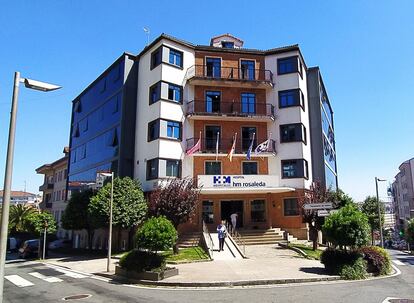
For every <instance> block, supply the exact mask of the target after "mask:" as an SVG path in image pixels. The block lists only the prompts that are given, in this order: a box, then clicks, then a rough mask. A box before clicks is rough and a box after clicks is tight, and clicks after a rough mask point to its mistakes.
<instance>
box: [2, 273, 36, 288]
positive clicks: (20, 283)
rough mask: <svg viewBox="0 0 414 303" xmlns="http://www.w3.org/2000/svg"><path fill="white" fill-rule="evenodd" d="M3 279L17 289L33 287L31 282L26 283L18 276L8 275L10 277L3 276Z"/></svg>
mask: <svg viewBox="0 0 414 303" xmlns="http://www.w3.org/2000/svg"><path fill="white" fill-rule="evenodd" d="M4 278H5V279H7V280H9V281H10V282H12V283H13V284H14V285H16V286H18V287H26V286H32V285H34V284H33V283H32V282H30V281H27V280H26V279H23V278H22V277H20V276H18V275H10V276H4Z"/></svg>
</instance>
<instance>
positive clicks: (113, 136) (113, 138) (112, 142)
mask: <svg viewBox="0 0 414 303" xmlns="http://www.w3.org/2000/svg"><path fill="white" fill-rule="evenodd" d="M107 134H108V137H107V146H112V147H115V146H118V131H117V129H116V128H114V129H112V130H110V131H109V132H108V133H107Z"/></svg>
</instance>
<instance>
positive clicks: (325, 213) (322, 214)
mask: <svg viewBox="0 0 414 303" xmlns="http://www.w3.org/2000/svg"><path fill="white" fill-rule="evenodd" d="M327 216H329V211H327V210H325V209H320V210H318V217H327Z"/></svg>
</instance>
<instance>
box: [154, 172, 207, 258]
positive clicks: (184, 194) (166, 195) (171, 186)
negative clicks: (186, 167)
mask: <svg viewBox="0 0 414 303" xmlns="http://www.w3.org/2000/svg"><path fill="white" fill-rule="evenodd" d="M199 195H200V189H199V188H197V184H196V181H195V179H192V178H183V179H170V180H168V181H166V182H165V183H164V184H162V185H161V186H159V187H157V188H156V189H155V190H154V191H153V192H151V194H150V196H149V208H150V214H151V215H153V216H157V217H158V216H165V217H166V218H167V219H168V220H170V221H171V223H172V224H173V225H174V227H175V229H178V226H179V225H180V224H182V223H186V222H187V221H188V220H189V219H190V218H191V217H192V216H193V215H194V212H195V211H196V209H197V206H198V201H199ZM174 253H178V246H177V243H175V244H174Z"/></svg>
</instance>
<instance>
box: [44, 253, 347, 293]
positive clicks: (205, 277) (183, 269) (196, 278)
mask: <svg viewBox="0 0 414 303" xmlns="http://www.w3.org/2000/svg"><path fill="white" fill-rule="evenodd" d="M217 253H218V252H217ZM246 254H247V255H248V256H249V257H250V258H249V259H233V260H214V261H209V262H197V263H187V264H178V265H174V267H177V268H178V270H179V275H178V276H174V277H170V278H167V279H164V280H162V281H159V282H150V281H143V282H142V284H151V285H158V286H171V287H174V286H182V287H211V286H241V285H264V284H282V283H303V282H316V281H327V280H338V279H339V277H338V276H330V275H327V274H326V273H325V272H324V267H323V265H322V264H321V263H320V262H319V261H315V260H308V259H304V258H300V257H298V255H297V254H296V253H294V252H292V251H291V250H288V249H281V248H277V247H274V246H251V247H249V248H248V249H247V250H246ZM111 261H112V262H111V272H110V273H107V272H106V258H96V259H86V258H83V257H74V258H72V257H69V258H68V257H66V258H54V259H49V260H47V261H46V262H47V263H49V264H54V265H58V266H63V267H66V268H69V269H72V270H74V271H79V272H84V273H89V274H95V275H104V276H107V277H114V278H115V276H114V269H115V264H116V263H117V262H118V260H115V259H113V260H111Z"/></svg>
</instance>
